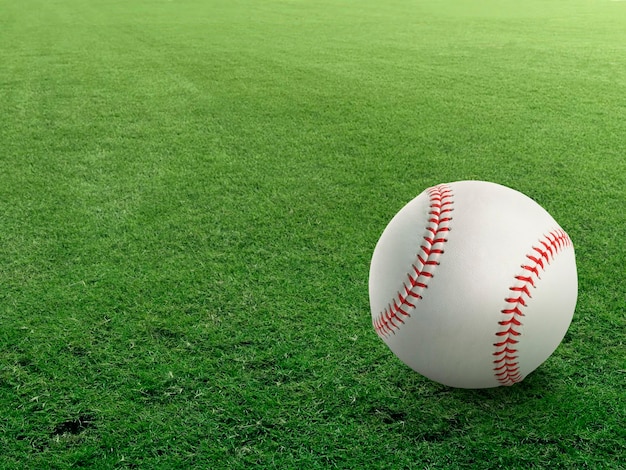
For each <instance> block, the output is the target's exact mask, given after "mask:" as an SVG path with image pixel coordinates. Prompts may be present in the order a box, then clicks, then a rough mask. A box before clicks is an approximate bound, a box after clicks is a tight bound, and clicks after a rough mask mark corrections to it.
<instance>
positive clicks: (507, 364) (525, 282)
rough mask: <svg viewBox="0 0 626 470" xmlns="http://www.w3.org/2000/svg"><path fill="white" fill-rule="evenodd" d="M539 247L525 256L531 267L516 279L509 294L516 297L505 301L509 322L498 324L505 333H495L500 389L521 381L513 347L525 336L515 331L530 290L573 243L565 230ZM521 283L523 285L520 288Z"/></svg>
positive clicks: (523, 267) (556, 233)
mask: <svg viewBox="0 0 626 470" xmlns="http://www.w3.org/2000/svg"><path fill="white" fill-rule="evenodd" d="M538 243H539V245H540V246H533V247H532V251H531V253H529V254H527V255H526V258H527V259H528V260H530V261H531V262H532V263H531V264H523V265H522V266H521V267H522V270H523V271H524V273H523V274H522V275H518V276H515V279H516V280H517V281H519V283H516V285H513V286H511V287H509V290H511V291H513V292H515V293H516V295H517V296H516V297H515V296H514V297H507V298H505V299H504V301H505V302H506V304H507V305H506V307H505V308H504V309H503V310H502V313H503V314H504V315H507V316H508V317H507V319H506V320H502V321H499V322H498V324H499V325H501V326H506V327H508V329H507V330H506V331H499V332H497V333H496V337H497V342H495V343H493V346H494V347H495V348H496V351H495V352H494V353H493V355H494V356H495V357H496V359H495V360H494V361H493V363H494V368H493V372H494V375H495V376H496V378H497V379H498V382H500V384H501V385H513V384H514V383H516V382H519V381H521V380H522V378H523V377H522V376H521V373H520V371H519V361H518V360H517V359H518V357H517V355H516V354H517V352H518V351H517V349H515V348H514V347H513V346H514V345H515V344H517V343H519V339H515V338H518V337H519V336H522V333H520V332H519V331H518V330H517V329H516V328H518V327H520V326H521V325H522V322H521V317H523V316H524V313H523V309H524V307H526V306H527V305H528V302H529V299H531V298H532V295H531V294H530V293H531V288H535V283H536V281H537V280H539V279H541V277H540V271H541V272H542V271H545V269H546V267H547V265H548V264H550V261H552V260H553V259H554V257H555V256H556V255H557V254H558V253H559V252H560V251H561V250H562V249H563V248H565V247H567V246H571V245H572V241H571V240H570V238H569V237H568V236H567V233H565V232H564V231H563V230H561V229H558V230H553V231H551V232H549V233H548V234H547V235H544V237H543V238H542V239H540V240H539V241H538ZM520 283H521V284H520Z"/></svg>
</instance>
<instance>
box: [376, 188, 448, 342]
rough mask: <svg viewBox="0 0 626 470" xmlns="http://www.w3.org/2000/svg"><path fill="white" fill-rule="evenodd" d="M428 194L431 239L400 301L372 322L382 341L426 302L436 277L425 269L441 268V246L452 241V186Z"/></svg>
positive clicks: (426, 239)
mask: <svg viewBox="0 0 626 470" xmlns="http://www.w3.org/2000/svg"><path fill="white" fill-rule="evenodd" d="M426 191H427V193H428V196H429V199H430V206H429V207H430V210H429V212H428V216H429V219H428V223H429V224H432V225H429V226H427V227H425V229H426V232H427V233H428V234H430V236H429V235H425V236H424V237H423V240H424V241H423V242H422V244H421V246H420V247H419V252H418V253H417V255H416V261H415V262H414V263H413V264H412V270H411V272H408V273H407V280H406V281H405V282H404V284H403V286H402V287H403V289H402V290H400V291H398V292H397V293H396V297H397V299H396V298H394V300H393V301H392V302H391V303H390V304H389V305H388V306H387V308H385V309H384V310H383V311H382V312H380V313H379V314H378V315H377V316H376V317H375V318H374V319H373V320H372V325H373V326H374V329H375V330H376V333H377V334H378V336H380V337H381V338H385V337H388V336H390V335H391V334H395V333H396V331H397V330H398V329H399V328H400V326H401V324H403V323H404V320H403V319H402V317H410V316H411V314H410V313H409V311H408V310H410V309H414V308H415V307H416V304H415V302H416V301H417V300H420V299H422V295H423V291H424V290H425V289H427V288H428V282H429V281H430V279H432V278H433V277H434V276H433V274H432V273H431V272H429V271H425V270H424V269H425V268H426V267H428V266H430V267H434V266H438V265H439V260H438V259H437V258H438V257H439V256H440V255H441V254H443V248H442V247H441V246H440V245H441V244H443V243H446V242H447V241H448V239H447V238H446V237H445V235H447V233H448V232H450V227H449V224H450V222H451V221H452V217H451V216H450V212H452V211H453V210H454V208H453V207H451V206H452V205H453V204H454V200H453V193H452V189H451V188H450V187H449V186H448V185H445V184H440V185H438V186H434V187H432V188H429V189H427V190H426ZM432 269H434V268H432ZM398 314H400V316H398ZM393 318H396V319H397V320H398V321H399V324H396V323H394V322H393V320H392V319H393Z"/></svg>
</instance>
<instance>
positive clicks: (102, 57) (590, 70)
mask: <svg viewBox="0 0 626 470" xmlns="http://www.w3.org/2000/svg"><path fill="white" fill-rule="evenodd" d="M468 4H470V2H463V1H461V0H451V1H446V2H441V1H436V0H421V1H416V0H393V1H389V2H380V1H374V0H366V1H356V0H320V1H304V0H301V1H298V0H264V1H258V0H257V1H254V0H220V1H217V0H206V1H202V0H179V1H166V0H155V1H148V0H129V1H123V2H122V1H114V0H108V1H105V0H93V1H89V2H85V1H78V0H55V1H44V0H23V1H20V2H15V1H10V0H0V170H1V171H0V247H1V248H0V351H1V356H0V448H1V449H2V455H1V456H0V467H1V468H3V469H5V468H6V469H13V468H15V469H17V468H32V469H43V468H46V469H48V468H51V469H57V468H58V469H64V468H80V467H85V468H146V469H156V468H162V469H171V468H212V469H247V468H253V467H258V468H280V469H286V468H294V469H304V468H381V469H383V468H385V469H387V468H415V469H418V468H419V469H421V468H432V469H454V468H480V469H487V468H551V469H554V468H590V469H603V468H607V469H608V468H624V464H623V462H624V455H625V452H626V433H625V429H624V422H626V398H625V394H624V390H625V385H626V360H625V354H624V336H625V335H624V331H625V326H626V324H625V315H626V310H625V305H626V290H625V288H624V274H625V269H624V266H625V265H626V250H625V248H624V233H626V216H625V210H624V207H625V202H626V139H625V136H626V119H625V117H626V2H611V1H608V0H607V1H604V0H571V1H569V0H568V1H564V0H542V1H540V0H529V1H527V2H514V1H509V0H503V1H495V0H493V1H482V2H478V3H476V4H475V5H473V6H472V7H468V6H467V5H468ZM463 179H482V180H489V181H495V182H498V183H501V184H505V185H508V186H511V187H513V188H515V189H517V190H519V191H522V192H524V193H526V194H528V195H529V196H531V197H533V198H534V199H535V200H537V201H538V202H539V203H540V204H541V205H543V206H544V207H545V208H546V209H548V211H550V212H551V213H552V214H553V216H554V217H555V218H556V219H557V221H558V222H559V223H560V224H561V225H562V226H563V227H564V228H565V229H566V230H567V231H568V233H569V235H570V236H571V238H572V239H573V241H574V244H575V247H576V253H577V261H578V268H579V282H580V293H579V302H578V306H577V310H576V314H575V317H574V320H573V323H572V326H571V328H570V331H569V332H568V334H567V336H566V338H565V340H564V342H563V344H562V345H561V346H560V347H559V349H557V351H556V352H555V354H554V355H553V356H552V357H551V358H550V359H549V360H548V361H547V362H546V363H545V364H544V365H543V366H541V367H540V368H539V369H538V370H537V371H535V372H534V373H533V374H531V375H530V376H529V377H528V378H527V379H526V380H525V381H524V382H522V383H521V384H518V385H516V386H513V387H510V388H498V389H490V390H482V391H467V390H456V389H450V388H447V387H444V386H441V385H438V384H436V383H433V382H430V381H428V380H427V379H425V378H422V377H421V376H419V375H417V374H415V373H413V372H412V371H410V370H408V369H407V368H406V367H405V366H404V365H402V364H401V363H400V362H399V361H398V360H397V359H396V358H395V357H394V356H393V355H392V353H391V352H390V351H389V350H388V349H387V347H386V346H385V345H384V344H383V342H382V341H380V340H379V339H378V338H377V337H376V335H375V333H374V331H373V328H372V327H371V318H370V312H369V304H368V294H367V276H368V268H369V260H370V257H371V254H372V251H373V249H374V245H375V243H376V241H377V239H378V237H379V235H380V233H381V232H382V230H383V229H384V227H385V225H386V224H387V222H388V221H389V219H390V218H391V217H392V216H393V215H394V214H395V212H396V211H397V210H398V209H399V208H400V207H402V206H403V205H404V204H405V203H406V202H408V201H409V200H410V199H412V198H413V197H415V196H416V195H417V194H418V193H420V192H421V191H422V190H423V189H424V188H426V187H428V186H431V185H433V184H436V183H441V182H450V181H456V180H463ZM620 462H621V463H620Z"/></svg>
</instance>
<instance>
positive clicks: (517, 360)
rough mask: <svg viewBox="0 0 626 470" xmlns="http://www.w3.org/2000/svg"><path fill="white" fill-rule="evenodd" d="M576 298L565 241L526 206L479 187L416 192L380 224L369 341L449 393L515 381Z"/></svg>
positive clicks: (519, 197)
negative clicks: (380, 343) (375, 339)
mask: <svg viewBox="0 0 626 470" xmlns="http://www.w3.org/2000/svg"><path fill="white" fill-rule="evenodd" d="M577 293H578V279H577V275H576V260H575V257H574V247H573V245H572V242H571V240H570V238H569V237H568V235H567V234H566V233H565V231H564V230H563V229H562V228H561V227H560V226H559V224H557V223H556V221H555V220H554V219H553V218H552V216H551V215H550V214H548V212H546V211H545V210H544V209H543V208H542V207H541V206H539V204H537V203H536V202H535V201H533V200H532V199H530V198H529V197H527V196H525V195H524V194H522V193H520V192H518V191H515V190H513V189H510V188H507V187H504V186H500V185H498V184H495V183H487V182H484V181H460V182H455V183H449V184H441V185H438V186H435V187H432V188H429V189H427V190H425V191H424V192H422V193H421V194H420V195H419V196H417V197H416V198H415V199H413V200H412V201H411V202H409V203H408V204H407V205H406V206H404V207H403V208H402V209H401V210H400V211H399V212H398V213H397V214H396V216H395V217H394V218H393V219H392V220H391V222H390V223H389V225H388V226H387V228H386V229H385V230H384V232H383V234H382V235H381V237H380V240H379V241H378V244H377V245H376V248H375V250H374V254H373V257H372V263H371V266H370V279H369V294H370V303H371V308H372V323H373V326H374V329H375V330H376V332H377V333H378V335H379V336H380V337H381V338H382V339H383V340H384V341H385V343H386V344H387V345H388V346H389V348H390V349H391V350H392V351H393V352H394V353H395V354H396V356H398V357H399V358H400V359H401V360H402V361H403V362H404V363H406V364H407V365H408V366H409V367H411V368H412V369H414V370H415V371H417V372H419V373H420V374H422V375H424V376H426V377H428V378H429V379H431V380H434V381H437V382H440V383H442V384H445V385H449V386H452V387H461V388H488V387H497V386H501V385H512V384H514V383H516V382H520V381H522V380H523V379H524V378H525V377H526V376H527V375H528V374H529V373H531V372H532V371H533V370H535V369H536V368H537V367H539V365H541V364H542V363H543V362H544V361H545V360H546V359H547V358H548V357H549V356H550V355H551V354H552V353H553V352H554V350H555V349H556V348H557V346H558V345H559V344H560V342H561V340H562V339H563V337H564V336H565V333H566V332H567V329H568V327H569V325H570V323H571V321H572V316H573V314H574V308H575V306H576V298H577Z"/></svg>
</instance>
